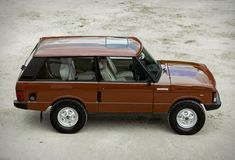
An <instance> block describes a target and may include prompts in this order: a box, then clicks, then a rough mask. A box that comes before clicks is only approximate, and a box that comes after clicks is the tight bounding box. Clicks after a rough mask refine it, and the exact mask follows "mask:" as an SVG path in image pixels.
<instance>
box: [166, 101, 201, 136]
mask: <svg viewBox="0 0 235 160" xmlns="http://www.w3.org/2000/svg"><path fill="white" fill-rule="evenodd" d="M169 123H170V126H171V128H172V129H173V130H174V131H175V132H177V133H179V134H183V135H191V134H195V133H197V132H198V131H200V130H201V128H202V127H203V125H204V123H205V112H204V110H203V108H202V106H201V105H200V104H199V103H197V102H195V101H191V100H185V101H180V102H178V103H176V104H175V105H174V106H173V108H172V109H171V111H170V113H169Z"/></svg>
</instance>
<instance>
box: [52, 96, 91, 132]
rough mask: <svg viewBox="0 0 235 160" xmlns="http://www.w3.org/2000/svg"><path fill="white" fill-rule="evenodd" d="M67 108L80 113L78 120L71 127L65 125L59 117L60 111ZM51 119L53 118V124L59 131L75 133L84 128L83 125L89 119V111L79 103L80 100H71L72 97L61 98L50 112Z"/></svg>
mask: <svg viewBox="0 0 235 160" xmlns="http://www.w3.org/2000/svg"><path fill="white" fill-rule="evenodd" d="M65 108H70V109H71V110H72V111H74V113H75V112H76V113H77V115H78V120H77V122H76V123H75V124H74V125H73V126H71V127H68V126H63V125H62V124H61V123H60V122H59V120H58V118H57V116H58V114H59V112H60V111H61V110H62V109H65ZM50 120H51V124H52V126H53V127H54V128H55V129H56V130H57V131H59V132H61V133H75V132H78V131H79V130H80V129H82V128H83V126H84V125H85V123H86V121H87V112H86V110H85V108H84V107H83V105H82V104H81V103H79V102H78V101H76V100H71V99H64V100H60V101H58V102H56V103H55V104H54V105H53V106H52V109H51V112H50Z"/></svg>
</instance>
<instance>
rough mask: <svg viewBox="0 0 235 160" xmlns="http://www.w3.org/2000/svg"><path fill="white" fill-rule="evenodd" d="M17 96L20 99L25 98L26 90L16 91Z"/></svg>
mask: <svg viewBox="0 0 235 160" xmlns="http://www.w3.org/2000/svg"><path fill="white" fill-rule="evenodd" d="M16 97H17V100H18V101H23V100H24V92H23V91H16Z"/></svg>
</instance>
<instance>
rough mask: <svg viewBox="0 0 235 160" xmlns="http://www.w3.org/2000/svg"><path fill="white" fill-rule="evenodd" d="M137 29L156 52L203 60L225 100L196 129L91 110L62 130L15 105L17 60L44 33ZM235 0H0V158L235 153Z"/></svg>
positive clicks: (223, 155)
mask: <svg viewBox="0 0 235 160" xmlns="http://www.w3.org/2000/svg"><path fill="white" fill-rule="evenodd" d="M50 35H121V36H129V35H134V36H138V37H139V38H140V39H141V40H142V41H143V44H144V45H145V47H146V48H147V49H148V51H149V52H150V53H151V54H153V55H154V57H155V58H156V59H175V60H189V61H196V62H200V63H205V64H206V65H207V66H208V67H209V68H210V70H211V71H212V72H213V74H214V76H215V78H216V80H217V87H218V89H219V91H220V94H221V99H222V102H223V105H222V107H221V108H220V109H219V110H216V111H211V112H207V120H206V123H205V126H204V127H203V129H202V130H201V131H200V132H199V133H197V134H196V135H193V136H180V135H177V134H175V133H173V132H172V130H171V129H170V128H169V126H168V124H167V119H166V117H165V116H154V117H145V116H120V117H116V116H115V117H113V116H108V117H106V116H91V117H89V120H88V123H87V125H86V126H85V128H84V129H83V130H81V132H79V133H77V134H72V135H66V134H59V133H57V132H56V131H55V130H54V129H53V128H52V127H51V125H50V122H49V111H48V112H46V113H45V119H44V121H43V123H42V124H40V123H39V113H38V112H35V111H24V110H19V109H16V108H14V106H13V104H12V101H13V99H15V90H14V87H15V82H16V79H17V76H18V74H19V72H20V66H21V65H22V64H23V62H24V60H25V59H26V57H27V56H28V54H29V53H30V51H31V50H32V49H33V47H34V45H35V44H36V43H37V41H38V39H39V37H41V36H50ZM234 50H235V1H234V0H208V1H204V0H200V1H196V0H180V1H174V0H164V1H163V0H146V1H140V0H137V1H134V0H115V1H114V0H109V1H99V0H93V1H88V0H83V1H81V0H74V1H72V0H64V1H60V0H40V1H34V0H24V1H18V0H0V52H1V53H0V99H1V102H0V160H14V159H15V160H32V159H33V160H38V159H44V160H45V159H56V160H63V159H71V160H72V159H106V160H110V159H112V160H115V159H118V160H124V159H137V160H143V159H180V160H184V159H185V160H189V159H205V160H212V159H213V160H215V159H221V160H229V159H234V157H233V156H234V148H235V136H234V135H235V122H234V120H235V119H234V115H235V108H234V103H235V98H234V86H235V72H234V70H235V51H234Z"/></svg>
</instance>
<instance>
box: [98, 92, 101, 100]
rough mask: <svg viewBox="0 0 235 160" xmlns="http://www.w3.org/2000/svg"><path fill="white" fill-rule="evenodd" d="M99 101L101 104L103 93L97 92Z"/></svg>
mask: <svg viewBox="0 0 235 160" xmlns="http://www.w3.org/2000/svg"><path fill="white" fill-rule="evenodd" d="M97 101H98V102H101V91H98V92H97Z"/></svg>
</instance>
